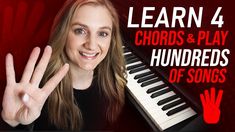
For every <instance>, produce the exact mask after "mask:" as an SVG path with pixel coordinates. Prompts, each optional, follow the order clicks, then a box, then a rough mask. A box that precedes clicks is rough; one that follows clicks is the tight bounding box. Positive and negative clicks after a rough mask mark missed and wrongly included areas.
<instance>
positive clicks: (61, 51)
mask: <svg viewBox="0 0 235 132" xmlns="http://www.w3.org/2000/svg"><path fill="white" fill-rule="evenodd" d="M87 4H92V5H95V6H103V7H105V8H107V9H108V11H109V13H110V14H111V16H112V22H113V30H112V40H111V44H110V48H109V51H108V53H107V55H106V57H105V58H104V60H103V61H102V62H101V63H100V64H99V65H98V66H97V67H96V68H95V72H94V73H95V76H96V77H97V81H98V86H99V88H100V91H101V92H102V94H103V95H104V97H105V99H106V100H107V101H108V102H107V103H108V104H107V105H108V108H107V111H106V118H107V119H108V121H109V122H111V123H112V122H114V121H115V120H116V119H117V117H118V115H119V113H120V112H121V109H122V107H123V105H124V100H125V99H124V88H125V86H126V79H125V78H124V76H125V64H124V58H123V55H122V52H123V51H122V47H121V46H122V40H121V35H120V31H119V20H118V15H117V12H116V10H115V8H114V7H113V5H112V3H111V2H110V1H109V0H67V1H66V3H65V4H64V6H63V7H62V9H61V10H60V11H59V13H58V14H57V16H56V17H55V20H54V24H53V26H52V31H51V36H50V40H49V44H50V45H51V46H52V49H53V53H52V57H51V59H50V62H49V64H48V68H47V70H46V73H45V75H44V78H43V82H42V84H44V83H45V82H46V81H47V80H48V79H49V78H51V77H52V76H53V75H54V74H55V73H56V72H57V71H58V69H59V68H60V67H62V66H63V65H64V64H65V63H67V62H68V61H69V60H68V58H67V56H66V53H65V44H66V41H67V36H68V32H69V27H70V24H71V20H72V17H73V16H74V13H75V11H76V10H77V9H78V8H79V7H81V6H83V5H87ZM47 107H48V116H49V120H50V122H51V123H52V124H54V125H55V126H56V127H58V128H60V129H67V130H79V129H80V128H81V127H82V113H81V111H80V109H79V107H78V106H77V105H76V102H75V97H74V94H73V88H72V82H71V74H70V73H68V74H67V75H66V76H65V77H64V78H63V80H62V81H61V82H60V83H59V85H58V86H57V88H55V90H54V91H53V92H52V93H51V95H50V96H49V98H48V106H47Z"/></svg>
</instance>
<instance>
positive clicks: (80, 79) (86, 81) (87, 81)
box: [70, 64, 94, 90]
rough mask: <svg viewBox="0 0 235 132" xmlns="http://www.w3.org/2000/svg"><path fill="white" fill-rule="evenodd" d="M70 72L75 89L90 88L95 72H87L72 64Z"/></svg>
mask: <svg viewBox="0 0 235 132" xmlns="http://www.w3.org/2000/svg"><path fill="white" fill-rule="evenodd" d="M70 72H71V76H72V86H73V88H74V89H79V90H85V89H87V88H89V87H90V85H91V83H92V79H93V73H94V71H93V70H92V71H87V70H84V69H81V68H80V67H78V66H76V65H74V64H70Z"/></svg>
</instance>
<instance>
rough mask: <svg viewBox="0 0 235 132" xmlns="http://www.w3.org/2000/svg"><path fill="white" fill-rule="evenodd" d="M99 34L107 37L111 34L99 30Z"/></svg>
mask: <svg viewBox="0 0 235 132" xmlns="http://www.w3.org/2000/svg"><path fill="white" fill-rule="evenodd" d="M98 35H99V36H101V37H107V36H108V35H109V34H108V33H107V32H99V33H98Z"/></svg>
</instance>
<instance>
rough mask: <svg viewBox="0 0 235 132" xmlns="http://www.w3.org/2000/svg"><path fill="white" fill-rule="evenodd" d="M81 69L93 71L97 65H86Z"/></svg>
mask: <svg viewBox="0 0 235 132" xmlns="http://www.w3.org/2000/svg"><path fill="white" fill-rule="evenodd" d="M80 67H81V69H83V70H86V71H93V70H94V69H95V68H96V65H95V66H94V65H85V66H80Z"/></svg>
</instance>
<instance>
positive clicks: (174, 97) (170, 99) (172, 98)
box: [157, 94, 179, 106]
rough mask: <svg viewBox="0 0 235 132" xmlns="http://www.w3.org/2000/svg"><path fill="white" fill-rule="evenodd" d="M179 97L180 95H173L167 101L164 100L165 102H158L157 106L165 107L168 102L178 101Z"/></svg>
mask: <svg viewBox="0 0 235 132" xmlns="http://www.w3.org/2000/svg"><path fill="white" fill-rule="evenodd" d="M178 97H179V96H178V95H176V94H175V95H173V96H170V97H167V98H165V99H163V100H160V101H158V102H157V105H159V106H160V105H163V104H165V103H167V102H170V101H172V100H174V99H176V98H178Z"/></svg>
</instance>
